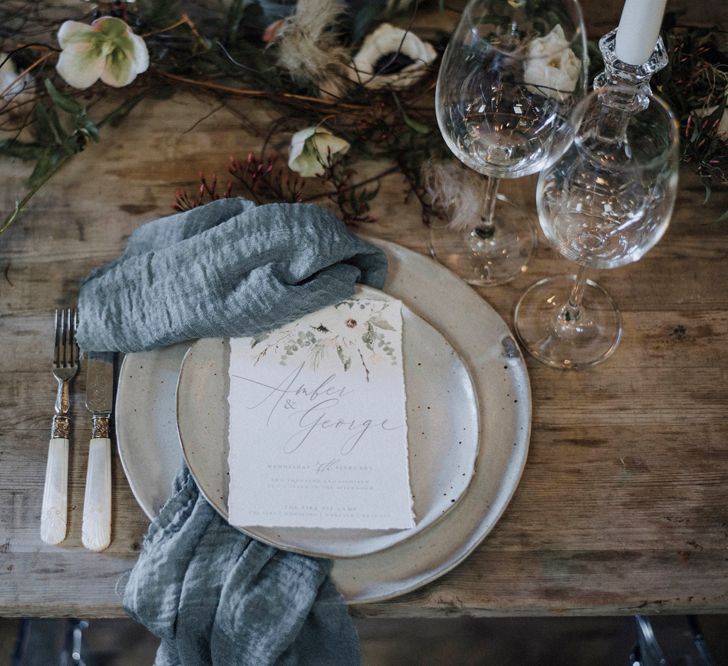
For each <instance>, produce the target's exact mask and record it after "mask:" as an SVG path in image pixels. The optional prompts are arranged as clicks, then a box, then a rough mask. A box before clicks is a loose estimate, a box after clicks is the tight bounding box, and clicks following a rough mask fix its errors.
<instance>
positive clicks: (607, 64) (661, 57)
mask: <svg viewBox="0 0 728 666" xmlns="http://www.w3.org/2000/svg"><path fill="white" fill-rule="evenodd" d="M616 44H617V30H616V29H615V30H612V31H611V32H608V33H607V34H606V35H604V36H603V37H602V38H601V39H600V40H599V50H600V51H601V52H602V57H603V58H604V71H603V72H601V73H600V74H597V76H596V77H595V79H594V87H595V88H601V87H603V86H620V87H622V88H627V89H629V88H634V93H635V94H634V98H633V99H634V102H635V103H636V106H637V107H638V108H640V107H641V108H645V107H646V106H647V97H648V96H649V95H650V94H651V92H652V90H651V89H650V79H651V78H652V76H653V75H654V74H655V73H656V72H659V71H660V70H661V69H664V68H665V67H666V66H667V63H668V57H667V49H666V48H665V44H664V42H663V41H662V37H658V38H657V44H656V45H655V49H654V51H652V55H651V56H650V58H649V60H648V61H647V62H646V63H644V64H642V65H630V64H629V63H626V62H623V61H622V60H620V59H619V58H618V57H617V50H616V48H617V47H616Z"/></svg>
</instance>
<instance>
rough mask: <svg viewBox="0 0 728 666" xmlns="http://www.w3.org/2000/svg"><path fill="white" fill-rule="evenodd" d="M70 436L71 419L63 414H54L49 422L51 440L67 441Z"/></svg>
mask: <svg viewBox="0 0 728 666" xmlns="http://www.w3.org/2000/svg"><path fill="white" fill-rule="evenodd" d="M70 434H71V419H70V418H68V417H67V416H66V415H65V414H56V415H55V416H54V417H53V421H52V422H51V438H52V439H68V438H69V435H70Z"/></svg>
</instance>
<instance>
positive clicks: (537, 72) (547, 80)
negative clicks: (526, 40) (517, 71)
mask: <svg viewBox="0 0 728 666" xmlns="http://www.w3.org/2000/svg"><path fill="white" fill-rule="evenodd" d="M580 74H581V60H580V59H579V58H577V57H576V54H575V53H574V52H573V51H572V50H571V48H569V42H568V41H566V38H565V37H564V30H563V28H562V27H561V26H560V25H557V26H556V27H555V28H554V29H553V30H552V31H551V32H550V33H549V34H548V35H546V36H545V37H539V38H537V39H534V40H532V41H531V43H530V44H529V45H528V60H527V61H526V65H525V67H524V72H523V79H524V81H525V82H526V83H529V84H531V86H530V89H531V90H532V91H533V92H536V93H539V94H541V95H545V96H546V97H551V98H552V99H556V100H559V101H563V100H564V99H566V98H567V97H568V94H569V93H572V92H574V90H575V89H576V83H577V81H578V80H579V75H580Z"/></svg>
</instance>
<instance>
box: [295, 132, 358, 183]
mask: <svg viewBox="0 0 728 666" xmlns="http://www.w3.org/2000/svg"><path fill="white" fill-rule="evenodd" d="M349 148H350V145H349V143H348V142H347V141H344V139H341V138H340V137H338V136H335V135H334V134H332V133H331V132H329V130H327V129H325V128H323V127H307V128H306V129H302V130H300V131H298V132H296V133H295V134H294V135H293V137H292V138H291V146H290V148H289V152H288V166H289V168H291V169H292V170H293V171H296V172H297V173H300V174H301V175H302V176H303V177H304V178H309V177H310V176H321V175H323V173H324V171H325V170H326V167H325V166H324V165H325V164H327V162H328V160H329V156H330V158H331V160H333V159H334V158H335V157H336V156H337V155H339V156H340V155H344V154H345V153H346V152H347V151H348V150H349Z"/></svg>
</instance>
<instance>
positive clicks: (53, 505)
mask: <svg viewBox="0 0 728 666" xmlns="http://www.w3.org/2000/svg"><path fill="white" fill-rule="evenodd" d="M77 324H78V315H77V313H76V311H75V310H71V309H67V310H60V311H59V310H56V332H55V346H54V350H53V376H54V377H55V378H56V381H57V382H58V390H57V392H56V406H55V411H56V414H55V416H54V417H53V424H52V426H51V440H50V442H49V444H48V464H47V465H46V475H45V486H44V488H43V508H42V509H41V514H40V538H41V539H42V540H43V541H45V542H46V543H49V544H56V543H60V542H61V541H63V540H64V539H65V538H66V518H67V516H66V514H67V513H68V435H69V432H70V429H71V420H70V418H69V417H68V410H69V407H70V404H71V400H70V394H69V384H70V382H71V380H72V379H73V378H74V376H75V375H76V372H77V371H78V347H77V346H76V327H77Z"/></svg>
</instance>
